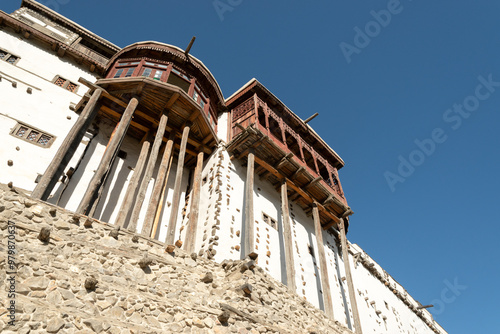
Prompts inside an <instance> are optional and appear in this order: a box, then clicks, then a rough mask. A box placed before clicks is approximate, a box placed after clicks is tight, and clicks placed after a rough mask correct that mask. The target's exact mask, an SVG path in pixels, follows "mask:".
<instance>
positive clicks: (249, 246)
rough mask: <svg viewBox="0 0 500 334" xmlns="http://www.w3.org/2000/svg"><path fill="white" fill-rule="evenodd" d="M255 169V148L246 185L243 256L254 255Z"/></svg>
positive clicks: (250, 158) (250, 159)
mask: <svg viewBox="0 0 500 334" xmlns="http://www.w3.org/2000/svg"><path fill="white" fill-rule="evenodd" d="M254 171H255V155H254V151H253V148H251V149H250V151H249V153H248V163H247V180H246V187H245V238H244V239H243V252H242V253H241V254H242V258H246V257H247V256H251V257H254V256H255V255H256V253H255V245H254V213H253V181H254Z"/></svg>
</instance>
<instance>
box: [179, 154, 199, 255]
mask: <svg viewBox="0 0 500 334" xmlns="http://www.w3.org/2000/svg"><path fill="white" fill-rule="evenodd" d="M200 149H202V148H200ZM203 157H204V155H203V150H201V151H200V152H199V153H198V159H197V161H196V169H195V170H194V183H193V193H192V198H191V209H190V210H189V224H188V227H187V231H186V239H185V243H184V249H185V251H186V252H188V253H192V252H194V245H195V242H196V231H197V230H198V217H199V213H200V199H201V172H202V171H203Z"/></svg>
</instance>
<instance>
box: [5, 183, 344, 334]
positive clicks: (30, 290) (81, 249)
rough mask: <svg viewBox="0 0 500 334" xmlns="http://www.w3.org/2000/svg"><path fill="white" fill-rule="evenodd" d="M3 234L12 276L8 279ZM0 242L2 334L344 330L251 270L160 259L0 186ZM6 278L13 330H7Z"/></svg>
mask: <svg viewBox="0 0 500 334" xmlns="http://www.w3.org/2000/svg"><path fill="white" fill-rule="evenodd" d="M9 221H10V223H9ZM9 224H10V226H15V229H14V228H8V226H9ZM43 227H48V228H49V229H50V236H49V239H48V241H41V240H40V239H39V235H40V231H41V230H42V228H43ZM13 231H15V232H14V233H13ZM110 234H111V235H110ZM113 235H114V236H115V237H113ZM9 236H10V238H11V240H10V241H11V250H12V248H13V247H12V245H13V241H14V240H15V246H14V247H15V254H14V257H15V262H16V263H17V273H15V274H7V272H9V262H8V251H9V246H8V240H9ZM0 238H1V240H2V241H1V243H0V281H1V282H2V283H4V285H5V286H4V287H3V288H2V289H1V291H0V296H1V298H0V332H2V333H110V334H118V333H329V334H348V333H352V332H351V331H350V330H349V329H347V328H344V327H342V326H340V325H339V324H338V323H336V322H334V321H332V320H330V319H328V318H326V316H325V315H324V313H323V312H322V311H320V310H318V309H316V308H315V307H313V306H312V305H311V304H310V303H308V302H307V301H306V300H304V299H303V298H300V297H298V296H297V295H296V294H294V293H292V292H291V291H289V290H288V288H287V287H286V286H284V285H283V284H281V283H280V282H277V281H276V280H274V279H273V278H271V277H270V276H269V275H267V274H266V273H265V272H264V270H262V269H261V268H260V267H259V266H258V263H257V265H256V266H255V267H254V265H255V264H254V263H252V262H249V261H224V262H222V263H220V264H218V263H215V262H214V261H212V260H208V259H206V258H201V257H198V256H196V254H191V255H189V254H186V253H185V252H183V251H182V250H180V249H179V248H174V250H173V253H168V252H167V251H166V248H167V247H166V245H164V244H162V243H160V242H158V241H156V240H153V239H149V238H143V237H138V238H137V235H136V234H133V233H130V232H129V231H126V230H120V231H117V230H115V228H114V226H112V225H108V224H105V223H102V222H99V221H96V220H91V219H88V218H87V217H85V216H75V215H74V214H73V213H72V212H69V211H67V210H64V209H61V208H59V207H55V206H52V205H50V204H47V203H45V202H39V201H34V200H32V199H30V198H29V197H27V196H25V195H24V194H23V193H22V192H21V191H20V190H16V189H15V188H9V187H7V186H5V185H0ZM42 239H43V238H42ZM12 276H14V277H15V291H16V292H15V317H16V320H15V322H14V324H15V325H14V326H12V325H9V324H8V323H9V321H10V319H9V315H10V313H11V312H10V311H9V310H8V308H9V305H10V304H9V303H10V301H11V300H13V299H12V298H9V297H8V294H9V286H10V283H8V282H9V281H8V279H9V278H10V277H12ZM95 283H97V284H95ZM94 285H95V286H94Z"/></svg>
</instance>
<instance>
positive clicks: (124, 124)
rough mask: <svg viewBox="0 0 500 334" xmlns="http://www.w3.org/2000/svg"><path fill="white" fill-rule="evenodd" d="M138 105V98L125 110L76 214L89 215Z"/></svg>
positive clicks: (131, 101)
mask: <svg viewBox="0 0 500 334" xmlns="http://www.w3.org/2000/svg"><path fill="white" fill-rule="evenodd" d="M138 104H139V101H138V100H137V99H136V98H132V100H130V103H129V104H128V106H127V109H125V112H124V113H123V116H122V118H121V119H120V125H119V126H118V129H117V130H116V134H115V136H113V138H112V139H111V140H110V142H109V145H108V149H107V150H106V151H105V152H104V155H103V156H102V159H101V162H100V163H99V167H97V170H96V172H95V173H94V176H93V177H92V180H91V181H90V184H89V186H88V187H87V190H86V191H85V194H84V195H83V198H82V201H81V202H80V205H79V206H78V208H77V209H76V213H78V214H85V213H87V210H88V209H89V206H91V204H92V200H93V198H94V195H95V193H96V191H98V190H99V188H100V187H101V186H102V181H103V179H102V178H103V176H104V174H105V173H106V171H107V170H108V168H109V167H110V162H111V160H112V159H113V155H114V154H115V153H116V152H118V149H119V147H120V144H121V142H122V140H123V137H124V136H125V134H126V132H127V129H128V127H129V125H130V121H131V120H132V115H133V114H134V111H135V108H137V105H138Z"/></svg>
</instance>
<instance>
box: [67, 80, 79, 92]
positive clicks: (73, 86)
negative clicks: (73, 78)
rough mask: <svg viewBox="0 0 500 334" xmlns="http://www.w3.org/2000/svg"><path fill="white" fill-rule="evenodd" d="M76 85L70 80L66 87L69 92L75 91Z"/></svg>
mask: <svg viewBox="0 0 500 334" xmlns="http://www.w3.org/2000/svg"><path fill="white" fill-rule="evenodd" d="M76 87H78V85H75V84H74V83H72V82H70V83H69V84H68V87H67V88H66V89H67V90H69V91H70V92H75V91H76Z"/></svg>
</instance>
